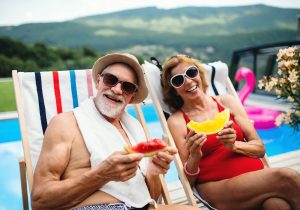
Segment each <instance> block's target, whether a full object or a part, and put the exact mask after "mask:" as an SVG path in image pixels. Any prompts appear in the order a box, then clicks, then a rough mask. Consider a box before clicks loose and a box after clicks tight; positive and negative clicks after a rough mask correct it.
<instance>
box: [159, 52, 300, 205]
mask: <svg viewBox="0 0 300 210" xmlns="http://www.w3.org/2000/svg"><path fill="white" fill-rule="evenodd" d="M204 72H205V69H204V68H203V66H202V65H201V63H200V62H199V61H197V60H195V59H192V58H190V57H187V56H185V55H177V56H173V57H171V58H169V59H168V60H167V61H166V62H165V64H164V66H163V72H162V85H163V97H164V101H165V103H166V104H167V105H168V106H169V108H170V109H171V110H172V111H173V112H174V113H173V114H172V115H171V116H170V117H169V119H168V126H169V128H170V131H171V133H172V135H173V138H174V140H175V143H176V146H177V148H178V150H179V155H180V157H181V160H182V162H183V164H184V171H185V174H186V176H187V178H188V180H189V182H190V184H191V185H195V186H196V188H197V190H198V191H199V193H200V195H201V196H202V197H203V198H204V199H205V200H206V201H208V203H210V204H211V205H212V206H214V207H215V208H218V209H221V210H226V209H229V210H234V209H238V210H241V209H281V210H283V209H300V175H299V173H298V172H296V171H294V170H292V169H288V168H264V165H263V163H262V162H261V160H260V158H261V157H263V156H264V154H265V148H264V145H263V143H262V141H261V139H260V138H259V136H258V134H257V132H256V130H255V129H254V127H253V124H252V123H251V121H250V120H249V119H248V116H247V113H246V112H245V110H244V109H243V107H242V105H241V104H240V103H239V102H238V101H236V99H235V98H234V97H232V96H230V95H221V96H216V97H210V96H208V95H206V89H207V87H208V85H207V82H206V79H205V75H204ZM225 108H227V109H229V110H230V120H229V122H228V123H227V124H226V126H225V128H223V129H222V130H221V131H220V132H218V133H217V134H211V135H205V134H204V133H195V132H193V131H190V130H188V129H187V126H186V124H187V123H188V122H189V121H190V120H193V121H197V122H202V121H205V120H208V119H213V118H214V116H215V115H216V114H218V113H219V112H221V111H223V110H224V109H225Z"/></svg>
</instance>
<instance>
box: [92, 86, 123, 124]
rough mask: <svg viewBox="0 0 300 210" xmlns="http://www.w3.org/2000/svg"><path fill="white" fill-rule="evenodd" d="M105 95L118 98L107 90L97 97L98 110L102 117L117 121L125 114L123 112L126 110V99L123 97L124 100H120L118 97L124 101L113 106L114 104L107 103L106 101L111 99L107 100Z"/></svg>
mask: <svg viewBox="0 0 300 210" xmlns="http://www.w3.org/2000/svg"><path fill="white" fill-rule="evenodd" d="M104 94H107V95H111V96H114V97H117V96H115V94H113V93H112V92H111V91H110V90H106V91H104V92H103V93H102V94H100V95H99V96H96V97H95V104H96V107H97V108H98V110H99V111H100V113H101V114H102V115H104V116H106V117H109V118H113V119H115V118H117V117H118V116H119V115H120V114H121V113H122V112H123V110H124V108H125V99H124V97H122V99H120V97H118V98H119V99H120V100H121V101H122V103H120V104H116V105H112V104H108V103H105V100H109V99H107V98H106V96H105V95H104Z"/></svg>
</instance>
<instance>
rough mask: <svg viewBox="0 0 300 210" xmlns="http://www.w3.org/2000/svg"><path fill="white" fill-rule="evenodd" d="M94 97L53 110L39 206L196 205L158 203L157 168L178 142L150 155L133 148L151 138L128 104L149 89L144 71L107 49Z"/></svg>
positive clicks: (35, 199)
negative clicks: (56, 112) (65, 109)
mask: <svg viewBox="0 0 300 210" xmlns="http://www.w3.org/2000/svg"><path fill="white" fill-rule="evenodd" d="M93 79H94V82H95V84H96V89H97V90H98V92H97V95H96V97H95V98H91V99H88V100H86V101H84V102H83V103H82V104H81V105H80V106H79V107H78V108H76V109H74V110H73V111H71V112H66V113H62V114H59V115H57V116H55V117H54V118H53V119H52V120H51V122H50V124H49V126H48V128H47V130H46V133H45V138H44V142H43V147H42V150H41V154H40V157H39V160H38V163H37V166H36V169H35V173H34V183H33V190H32V208H33V209H78V210H79V209H80V210H81V209H101V210H108V209H117V210H118V209H119V210H121V209H151V208H158V209H173V210H176V209H196V208H194V207H191V206H176V205H172V206H167V205H165V206H163V205H157V204H156V202H155V201H156V200H157V198H158V197H159V195H160V193H161V186H160V181H159V174H165V173H166V172H167V170H168V169H169V165H170V162H171V161H172V159H173V155H174V154H175V153H176V152H177V150H176V149H175V148H172V147H167V149H166V151H164V152H159V153H158V154H156V155H155V156H153V157H152V158H149V159H147V158H143V155H142V154H138V153H136V154H127V153H126V152H124V151H123V147H124V145H134V144H136V143H138V142H139V141H145V135H144V133H143V129H142V127H141V125H140V124H139V123H138V121H137V120H135V119H134V118H133V117H131V116H130V115H128V114H127V113H126V112H125V111H124V110H125V107H126V106H127V104H130V103H140V102H142V101H143V100H144V99H145V98H146V97H147V94H148V90H147V88H146V85H145V81H144V76H143V71H142V68H141V66H140V64H139V63H138V61H137V59H136V58H135V57H134V56H132V55H129V54H117V53H116V54H108V55H106V56H104V57H102V58H99V59H98V60H97V61H96V62H95V64H94V66H93Z"/></svg>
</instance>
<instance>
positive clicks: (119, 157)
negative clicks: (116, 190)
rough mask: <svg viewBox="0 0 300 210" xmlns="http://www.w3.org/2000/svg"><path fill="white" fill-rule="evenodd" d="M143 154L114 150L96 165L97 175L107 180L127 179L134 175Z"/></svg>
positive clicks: (122, 180)
mask: <svg viewBox="0 0 300 210" xmlns="http://www.w3.org/2000/svg"><path fill="white" fill-rule="evenodd" d="M142 158H143V154H140V153H134V154H128V153H127V152H125V151H119V152H114V153H113V154H111V155H110V156H109V157H108V158H107V159H105V160H104V161H103V162H101V163H100V164H99V165H98V168H99V177H100V178H102V179H105V180H107V181H121V182H124V181H127V180H129V179H131V178H132V177H134V176H135V175H136V171H137V169H138V164H139V162H140V160H141V159H142Z"/></svg>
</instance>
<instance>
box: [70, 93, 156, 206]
mask: <svg viewBox="0 0 300 210" xmlns="http://www.w3.org/2000/svg"><path fill="white" fill-rule="evenodd" d="M74 115H75V117H76V120H77V123H78V126H79V128H80V131H81V134H82V136H83V139H84V141H85V144H86V146H87V149H88V151H89V153H90V161H91V166H92V167H95V166H96V165H97V164H99V163H100V162H101V161H103V160H104V159H106V158H107V157H108V156H109V155H111V154H112V153H113V152H115V151H121V150H123V148H124V146H126V142H125V140H124V139H123V137H122V135H121V134H120V132H119V131H118V130H117V128H116V127H115V126H113V125H112V124H111V123H110V122H108V121H107V120H106V119H105V118H104V117H103V116H102V115H101V114H100V113H99V112H98V110H97V109H96V107H95V104H94V101H93V98H90V99H88V100H86V101H84V102H83V103H82V104H81V105H80V106H79V107H78V108H76V109H74ZM121 124H122V126H123V128H124V130H125V132H126V133H127V135H128V137H129V140H130V142H131V144H132V145H135V144H136V143H138V142H140V141H145V140H146V137H145V134H144V131H143V128H142V126H141V125H140V123H139V122H138V121H137V120H136V119H135V118H133V117H132V116H130V115H129V114H128V113H126V112H125V113H124V114H123V115H122V117H121ZM146 167H147V160H146V159H145V158H143V159H142V161H141V162H140V168H141V170H142V171H143V172H145V171H146ZM99 190H101V191H103V192H106V193H108V194H110V195H112V196H114V197H115V198H117V199H119V200H121V201H123V202H125V203H126V204H127V205H129V206H133V207H137V208H140V207H143V206H145V205H146V204H148V203H153V204H155V201H154V200H153V199H151V197H150V194H149V191H148V188H147V185H146V183H145V178H144V176H143V174H142V172H141V171H140V170H138V171H137V174H136V176H135V177H133V178H132V179H130V180H128V181H126V182H115V181H111V182H108V183H107V184H105V185H104V186H103V187H101V188H100V189H99Z"/></svg>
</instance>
